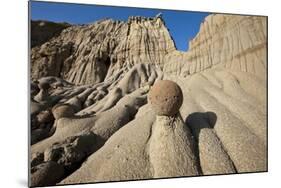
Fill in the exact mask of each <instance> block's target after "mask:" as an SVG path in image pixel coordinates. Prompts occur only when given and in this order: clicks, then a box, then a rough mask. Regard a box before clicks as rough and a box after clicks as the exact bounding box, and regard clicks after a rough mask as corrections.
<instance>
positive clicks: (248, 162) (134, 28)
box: [30, 14, 267, 186]
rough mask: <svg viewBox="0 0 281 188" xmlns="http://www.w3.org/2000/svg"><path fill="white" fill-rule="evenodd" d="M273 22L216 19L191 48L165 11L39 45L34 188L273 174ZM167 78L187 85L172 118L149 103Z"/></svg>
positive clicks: (84, 28)
mask: <svg viewBox="0 0 281 188" xmlns="http://www.w3.org/2000/svg"><path fill="white" fill-rule="evenodd" d="M186 22H188V20H186ZM182 24H184V23H182ZM266 24H267V20H266V18H265V17H257V16H237V15H223V14H212V15H209V16H207V17H206V18H205V21H204V22H203V23H202V24H201V27H200V30H199V32H198V34H197V35H196V37H195V38H194V39H192V40H191V41H189V44H190V49H189V50H188V51H187V52H180V51H178V50H177V49H176V48H175V45H174V42H173V40H172V38H171V36H170V34H169V31H168V29H167V28H166V26H165V22H164V20H163V19H162V18H161V15H160V16H156V17H154V18H143V17H130V18H129V20H128V21H127V22H123V21H122V22H121V21H114V20H111V19H105V20H100V21H97V22H95V23H92V24H88V25H72V26H69V27H67V28H65V29H63V30H62V31H61V32H60V34H58V35H57V36H53V37H52V38H50V39H48V40H46V42H45V41H44V42H43V43H42V44H38V45H36V46H34V47H33V48H32V49H31V87H30V88H31V101H30V105H31V108H30V109H31V144H32V145H31V155H30V160H31V161H30V162H31V177H32V178H31V185H33V186H36V185H55V184H73V183H86V182H104V181H117V180H132V179H150V178H163V177H176V176H196V175H207V174H208V175H209V174H225V173H227V174H229V173H242V172H257V171H267V122H266V119H267V103H266V98H267V90H266V89H267V33H266ZM55 30H56V29H55ZM159 80H171V81H173V82H175V83H176V84H177V85H178V86H179V87H180V89H181V93H182V95H181V96H182V97H183V100H182V101H178V103H179V104H180V105H179V107H180V106H181V107H180V109H179V111H177V112H174V113H173V115H172V116H169V114H164V115H157V114H158V112H157V111H154V110H155V108H152V106H151V103H150V102H149V101H150V99H148V93H149V91H150V90H153V87H155V83H157V82H158V81H159ZM162 89H163V88H161V87H160V88H159V89H158V90H160V91H162ZM164 89H165V88H164ZM179 99H180V98H179ZM152 100H154V99H152ZM176 101H177V100H176ZM175 109H177V108H175ZM167 115H168V116H167ZM54 169H55V170H54ZM53 171H56V173H53ZM47 177H52V178H47Z"/></svg>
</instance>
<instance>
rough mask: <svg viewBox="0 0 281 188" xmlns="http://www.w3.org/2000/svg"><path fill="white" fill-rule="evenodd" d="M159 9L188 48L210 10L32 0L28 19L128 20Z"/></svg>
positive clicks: (74, 21)
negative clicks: (178, 9)
mask: <svg viewBox="0 0 281 188" xmlns="http://www.w3.org/2000/svg"><path fill="white" fill-rule="evenodd" d="M159 12H162V14H163V15H162V17H163V19H164V20H165V23H166V26H167V27H168V29H169V31H170V34H171V35H172V37H173V39H174V41H175V44H176V47H177V49H178V50H181V51H186V50H187V49H188V40H189V39H192V38H193V37H194V36H195V35H196V33H197V32H198V31H199V27H200V23H201V22H203V20H204V18H205V17H206V16H207V15H208V14H209V13H201V12H189V11H173V10H161V9H144V8H127V7H110V6H98V5H84V4H68V3H49V2H36V1H31V19H32V20H49V21H54V22H68V23H71V24H84V23H91V22H95V21H96V20H100V19H103V18H105V17H107V18H112V19H114V20H123V21H126V20H128V17H129V16H146V17H154V16H155V15H157V14H158V13H159Z"/></svg>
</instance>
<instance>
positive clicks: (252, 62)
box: [164, 14, 267, 79]
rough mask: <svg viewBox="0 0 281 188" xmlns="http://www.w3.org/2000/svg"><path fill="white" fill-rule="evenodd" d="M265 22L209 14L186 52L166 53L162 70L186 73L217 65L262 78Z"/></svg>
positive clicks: (265, 43) (184, 74)
mask: <svg viewBox="0 0 281 188" xmlns="http://www.w3.org/2000/svg"><path fill="white" fill-rule="evenodd" d="M266 24H267V19H266V17H262V16H239V15H225V14H211V15H209V16H207V17H206V18H205V20H204V22H202V23H201V26H200V30H199V32H198V34H197V35H196V36H195V37H194V38H193V39H192V40H190V41H189V50H188V51H187V52H177V51H175V52H173V53H170V54H168V55H167V56H165V64H164V72H167V73H174V74H175V73H176V74H178V75H182V76H187V75H190V74H195V73H197V72H201V71H203V70H205V69H209V68H211V67H215V66H216V67H217V66H220V67H226V68H229V69H232V70H239V71H243V72H249V73H251V74H255V75H256V76H258V77H260V78H262V79H265V78H266V77H265V75H266V67H267V54H266V49H267V31H266Z"/></svg>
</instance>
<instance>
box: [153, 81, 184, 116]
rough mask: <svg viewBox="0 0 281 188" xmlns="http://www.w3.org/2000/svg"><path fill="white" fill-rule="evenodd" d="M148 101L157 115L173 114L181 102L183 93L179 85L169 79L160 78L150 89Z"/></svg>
mask: <svg viewBox="0 0 281 188" xmlns="http://www.w3.org/2000/svg"><path fill="white" fill-rule="evenodd" d="M148 98H149V102H150V103H151V105H152V108H153V110H154V111H155V113H156V114H157V115H161V116H163V115H165V116H173V115H175V114H176V113H177V112H178V111H179V109H180V107H181V105H182V102H183V94H182V90H181V88H180V87H179V85H178V84H177V83H175V82H173V81H170V80H160V81H158V82H156V83H155V84H154V85H153V86H152V87H151V89H150V91H149V94H148Z"/></svg>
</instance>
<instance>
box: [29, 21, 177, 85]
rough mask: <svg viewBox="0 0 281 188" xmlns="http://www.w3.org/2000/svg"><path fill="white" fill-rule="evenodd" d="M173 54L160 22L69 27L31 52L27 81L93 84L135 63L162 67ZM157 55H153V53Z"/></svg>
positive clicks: (163, 25) (171, 43)
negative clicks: (54, 78)
mask: <svg viewBox="0 0 281 188" xmlns="http://www.w3.org/2000/svg"><path fill="white" fill-rule="evenodd" d="M173 50H175V46H174V42H173V40H172V38H171V37H170V34H169V32H168V30H167V28H166V26H165V23H164V21H163V19H162V18H161V17H160V16H158V17H155V18H144V17H130V18H129V20H128V22H120V21H113V20H111V19H106V20H101V21H97V22H95V23H93V24H89V25H83V26H71V27H68V28H67V29H65V30H63V31H62V32H61V34H60V35H59V36H58V37H56V38H53V39H52V40H49V41H48V42H46V43H45V44H43V45H41V46H38V47H35V48H33V49H32V51H31V77H32V78H33V79H38V78H41V77H43V76H57V77H61V78H63V79H65V80H67V81H69V82H72V83H75V84H94V83H100V82H102V81H103V80H104V79H105V78H106V77H108V76H111V75H112V74H114V73H116V71H118V70H120V69H121V68H126V69H128V68H130V67H132V66H133V65H135V64H138V63H150V64H155V65H157V66H161V67H162V66H163V65H162V63H163V61H162V60H163V58H164V56H165V55H166V54H167V53H169V52H171V51H173ZM156 51H157V53H155V52H156Z"/></svg>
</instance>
